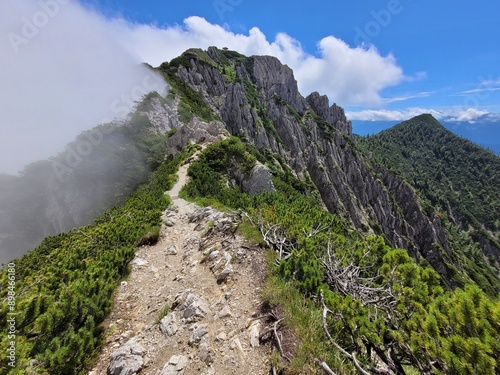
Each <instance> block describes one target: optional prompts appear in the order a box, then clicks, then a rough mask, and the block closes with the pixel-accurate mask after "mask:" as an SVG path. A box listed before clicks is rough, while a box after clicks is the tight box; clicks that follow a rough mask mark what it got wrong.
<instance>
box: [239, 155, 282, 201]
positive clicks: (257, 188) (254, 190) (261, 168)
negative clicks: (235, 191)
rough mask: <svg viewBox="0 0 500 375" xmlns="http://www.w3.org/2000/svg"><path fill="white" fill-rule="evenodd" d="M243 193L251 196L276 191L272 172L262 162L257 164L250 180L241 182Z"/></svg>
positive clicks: (249, 177)
mask: <svg viewBox="0 0 500 375" xmlns="http://www.w3.org/2000/svg"><path fill="white" fill-rule="evenodd" d="M241 184H242V187H243V191H244V192H245V193H247V194H249V195H256V194H261V193H263V192H265V191H274V185H273V180H272V175H271V171H270V170H269V168H268V167H266V166H265V165H264V164H262V163H260V162H256V163H255V167H254V168H253V170H252V173H251V174H250V176H248V178H246V179H243V181H242V182H241Z"/></svg>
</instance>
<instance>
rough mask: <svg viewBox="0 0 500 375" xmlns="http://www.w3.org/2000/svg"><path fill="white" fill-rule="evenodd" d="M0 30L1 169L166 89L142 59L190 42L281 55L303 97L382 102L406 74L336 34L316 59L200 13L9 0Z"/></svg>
mask: <svg viewBox="0 0 500 375" xmlns="http://www.w3.org/2000/svg"><path fill="white" fill-rule="evenodd" d="M0 35H1V36H2V37H1V38H0V49H1V50H2V57H1V59H0V82H1V83H2V90H1V93H0V103H1V106H0V131H1V133H2V138H1V140H0V173H1V172H9V173H13V172H15V171H17V170H19V169H20V168H21V167H22V166H23V165H25V164H26V163H28V162H31V161H34V160H38V159H41V158H46V157H48V156H50V155H52V154H54V153H56V152H58V151H61V150H62V148H63V147H64V145H65V144H66V143H67V142H68V141H70V140H72V139H73V138H74V136H75V135H77V134H78V133H80V132H81V131H82V130H85V129H88V128H90V127H92V126H94V125H96V124H98V123H100V122H103V119H111V118H113V117H116V116H123V115H124V114H125V113H126V112H127V110H130V109H132V107H133V104H134V100H137V99H139V97H140V95H139V94H140V93H142V92H143V91H144V89H146V88H148V89H157V91H158V88H157V87H159V86H161V84H160V83H159V81H157V80H156V81H155V78H154V77H151V76H150V75H149V74H150V73H149V72H148V71H147V70H145V68H143V67H141V66H140V63H142V62H147V63H149V64H151V65H153V66H158V65H159V64H161V63H162V62H164V61H169V60H171V59H172V58H174V57H176V56H178V55H179V54H181V53H182V52H183V51H185V50H186V49H187V48H191V47H198V48H204V49H205V48H207V47H209V46H212V45H215V46H218V47H228V48H229V49H233V50H236V51H239V52H240V53H243V54H245V55H254V54H259V55H273V56H276V57H278V58H279V59H280V60H281V61H282V62H284V63H286V64H288V65H289V66H290V67H291V68H292V69H293V70H294V71H295V76H296V79H297V81H298V84H299V89H300V91H301V93H303V94H304V95H307V94H309V93H310V92H312V91H319V92H321V93H322V94H327V95H328V97H329V98H330V100H331V101H332V102H338V103H339V104H341V105H343V106H350V105H375V104H379V103H382V101H383V100H382V98H381V95H380V92H381V91H382V90H383V89H384V88H386V87H389V86H395V85H398V84H400V83H401V82H403V81H405V80H407V79H408V77H405V75H404V73H403V70H402V69H401V67H399V66H398V64H397V62H396V60H395V59H394V57H393V56H392V55H387V56H382V55H381V54H380V53H379V52H378V51H377V50H376V49H375V47H356V48H352V47H350V46H349V45H347V44H346V43H345V42H343V41H342V40H340V39H337V38H335V37H333V36H328V37H325V38H323V39H322V40H321V41H319V43H318V53H317V56H313V55H310V54H307V53H306V52H305V51H304V49H303V48H302V46H301V45H300V43H299V42H298V41H297V40H296V39H294V38H292V37H291V36H289V35H287V34H284V33H281V34H278V35H276V36H275V37H274V40H268V38H267V37H266V35H264V34H263V33H262V31H260V30H259V29H258V28H256V27H254V28H252V29H251V30H249V32H248V34H238V33H234V32H232V31H230V30H227V29H225V28H224V27H221V26H219V25H216V24H211V23H209V22H208V21H206V20H205V19H203V18H201V17H196V16H193V17H189V18H187V19H185V20H184V22H183V24H182V25H173V26H168V27H163V28H161V27H157V26H154V25H145V24H134V23H131V22H128V21H125V20H123V19H120V18H114V19H107V18H105V17H103V16H102V15H100V14H98V13H97V12H95V11H93V10H91V9H88V8H85V7H84V6H82V5H80V4H79V3H78V2H77V1H71V0H37V1H35V0H3V1H2V2H1V3H0Z"/></svg>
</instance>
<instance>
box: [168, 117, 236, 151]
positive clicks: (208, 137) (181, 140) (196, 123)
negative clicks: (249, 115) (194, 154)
mask: <svg viewBox="0 0 500 375" xmlns="http://www.w3.org/2000/svg"><path fill="white" fill-rule="evenodd" d="M227 136H229V133H228V131H227V130H226V128H225V127H224V124H222V123H221V122H217V121H214V122H203V121H200V120H199V119H198V118H197V117H193V119H192V120H191V121H190V122H189V123H188V124H185V125H181V126H180V127H179V128H177V130H176V132H175V134H173V135H172V136H171V137H169V138H168V140H167V143H166V146H167V153H169V154H173V155H175V154H177V153H179V152H180V151H181V150H182V149H183V148H184V147H186V146H187V145H188V144H189V143H194V144H202V143H213V142H216V141H220V140H222V139H224V138H226V137H227Z"/></svg>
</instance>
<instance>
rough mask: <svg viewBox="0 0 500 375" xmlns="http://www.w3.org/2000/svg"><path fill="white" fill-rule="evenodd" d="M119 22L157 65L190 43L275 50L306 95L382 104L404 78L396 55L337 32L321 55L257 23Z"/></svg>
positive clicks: (138, 51)
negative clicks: (229, 26)
mask: <svg viewBox="0 0 500 375" xmlns="http://www.w3.org/2000/svg"><path fill="white" fill-rule="evenodd" d="M114 24H115V26H116V27H117V32H118V33H119V34H120V35H122V38H121V40H122V41H123V43H125V44H126V46H127V48H128V49H129V51H131V52H133V53H134V54H135V55H137V56H139V58H141V59H144V60H145V61H147V62H149V63H151V64H152V65H155V66H156V65H159V64H160V63H162V62H164V61H168V60H171V59H172V58H174V57H176V56H178V55H179V54H180V53H182V52H183V51H184V50H186V49H187V48H190V47H199V48H207V47H209V46H211V45H215V46H218V47H228V48H229V49H233V50H236V51H239V52H240V53H243V54H245V55H272V56H276V57H277V58H279V59H280V60H281V61H282V62H283V63H285V64H287V65H289V66H290V67H291V68H292V69H293V70H294V72H295V76H296V79H297V81H298V83H299V89H300V91H301V92H302V94H304V95H308V94H309V93H310V92H312V91H320V92H321V93H324V94H327V95H328V96H329V98H330V100H332V101H335V102H339V103H342V104H343V105H356V104H358V105H365V104H375V103H379V102H380V101H381V97H380V94H379V93H380V91H381V90H383V89H384V88H386V87H389V86H394V85H397V84H399V83H401V82H402V81H403V80H404V79H405V76H404V74H403V70H402V69H401V68H400V67H399V66H398V65H397V63H396V60H395V59H394V57H393V56H392V55H388V56H381V55H380V54H379V52H378V51H377V50H376V49H375V47H373V46H371V47H366V48H365V47H356V48H352V47H350V46H348V45H347V44H346V43H345V42H343V41H342V40H340V39H337V38H335V37H333V36H328V37H326V38H323V39H322V40H321V41H320V42H319V43H318V49H319V57H315V56H312V55H310V54H307V53H306V52H305V51H304V49H303V48H302V46H301V45H300V43H299V41H297V40H296V39H294V38H292V37H291V36H289V35H287V34H284V33H280V34H278V35H277V36H276V37H275V39H274V41H268V40H267V37H266V36H265V35H264V34H263V33H262V32H261V31H260V30H259V29H258V28H256V27H254V28H252V29H251V30H250V31H249V33H248V35H243V34H236V33H233V32H231V31H229V30H226V29H224V28H223V27H221V26H219V25H214V24H211V23H209V22H208V21H206V20H205V19H203V18H201V17H196V16H193V17H189V18H187V19H186V20H184V25H183V26H182V27H181V26H178V25H177V26H172V27H167V28H163V29H160V28H157V27H155V26H150V25H133V24H129V23H126V22H124V21H123V20H117V21H114ZM419 75H421V73H420V74H419Z"/></svg>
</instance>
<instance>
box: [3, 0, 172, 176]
mask: <svg viewBox="0 0 500 375" xmlns="http://www.w3.org/2000/svg"><path fill="white" fill-rule="evenodd" d="M0 36H1V37H0V50H1V51H2V55H1V57H0V82H1V85H2V89H1V90H0V134H1V135H2V136H1V137H0V173H15V172H17V171H18V170H20V169H21V168H22V167H23V166H24V165H26V164H27V163H30V162H33V161H36V160H40V159H43V158H47V157H49V156H51V155H54V154H55V153H57V152H59V151H62V150H63V148H64V146H65V145H66V144H67V142H68V141H70V140H72V139H73V138H74V137H75V136H76V135H78V134H79V133H80V132H82V131H83V130H85V129H89V128H91V127H92V126H95V125H97V124H98V123H101V122H105V121H109V120H111V119H113V118H114V117H120V116H123V115H125V114H126V113H127V112H128V111H130V110H131V109H132V108H133V106H134V100H137V99H140V97H141V96H142V95H143V94H144V93H147V92H149V91H151V90H156V91H161V90H162V88H164V87H165V84H164V82H162V80H160V79H159V78H158V77H156V76H154V75H153V74H152V73H151V72H150V71H149V70H148V69H146V68H145V67H144V66H142V65H141V64H140V61H139V60H138V59H137V56H134V55H133V54H131V53H130V52H129V51H128V50H127V49H126V48H125V47H124V46H123V45H120V44H119V43H117V41H116V35H115V32H114V30H113V29H112V28H110V24H109V21H107V20H105V19H104V18H102V17H101V16H99V15H98V14H96V13H93V12H91V11H89V10H87V9H84V8H83V7H81V6H80V5H79V4H78V3H76V2H69V1H67V0H64V1H63V0H41V1H27V0H3V1H2V2H0Z"/></svg>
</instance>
